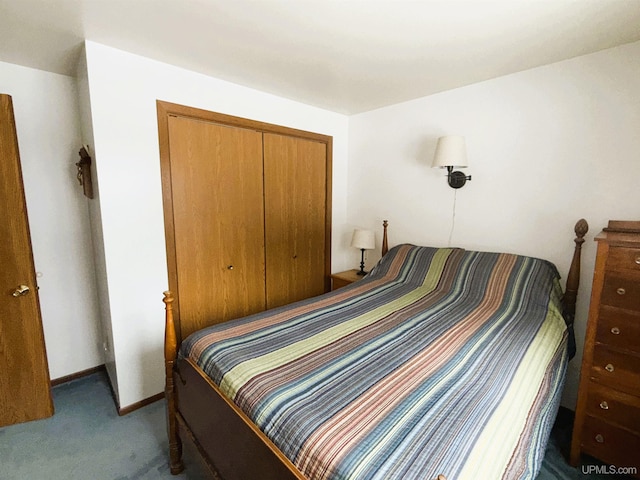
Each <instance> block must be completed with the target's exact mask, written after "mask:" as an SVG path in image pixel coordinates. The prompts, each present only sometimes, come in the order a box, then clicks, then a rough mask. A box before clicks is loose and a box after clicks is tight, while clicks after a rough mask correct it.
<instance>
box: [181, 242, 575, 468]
mask: <svg viewBox="0 0 640 480" xmlns="http://www.w3.org/2000/svg"><path fill="white" fill-rule="evenodd" d="M561 295H562V292H561V289H560V286H559V282H558V274H557V271H556V269H555V267H554V266H553V265H552V264H550V263H548V262H546V261H543V260H539V259H534V258H529V257H523V256H517V255H511V254H497V253H484V252H472V251H465V250H461V249H436V248H429V247H416V246H413V245H399V246H397V247H394V248H393V249H392V250H390V251H389V253H388V254H387V255H386V256H385V257H384V258H383V259H382V260H381V261H380V262H379V263H378V264H377V265H376V267H375V268H374V269H373V270H372V271H371V273H370V274H369V275H367V276H366V277H365V278H364V279H363V280H361V281H359V282H356V283H354V284H352V285H350V286H348V287H345V288H343V289H339V290H337V291H334V292H331V293H328V294H325V295H322V296H320V297H316V298H313V299H309V300H306V301H302V302H298V303H295V304H293V305H289V306H287V307H282V308H278V309H274V310H270V311H267V312H264V313H261V314H257V315H253V316H251V317H246V318H243V319H239V320H236V321H233V322H228V323H226V324H222V325H217V326H214V327H211V328H207V329H204V330H201V331H199V332H196V333H194V334H193V335H191V336H190V337H189V338H188V339H186V340H185V341H184V342H183V344H182V347H181V350H180V357H182V358H185V357H189V358H191V359H192V360H193V361H195V362H196V363H197V364H198V365H199V366H200V367H201V368H202V369H203V370H204V372H206V373H207V374H208V375H209V376H210V377H211V378H212V379H213V381H214V382H215V383H216V384H218V385H219V386H220V387H221V389H222V391H223V392H224V393H225V394H226V395H227V396H228V397H229V398H231V399H232V400H233V401H234V402H235V403H236V404H237V405H238V406H239V407H240V408H241V409H242V410H243V411H244V412H245V413H246V414H247V415H248V416H249V417H250V418H251V419H252V420H253V421H254V423H255V424H256V425H258V426H259V427H260V429H261V430H262V431H263V432H264V433H265V434H266V435H267V436H268V437H269V438H271V439H272V440H273V442H274V443H275V444H276V445H277V446H278V447H279V449H280V450H281V451H282V452H283V453H284V454H285V455H286V456H287V457H288V458H289V459H291V461H292V462H293V463H294V464H295V465H296V466H297V467H298V468H299V469H300V471H301V472H302V473H303V474H304V475H305V476H306V477H308V478H309V479H314V480H316V479H335V480H337V479H340V480H347V479H349V480H354V479H358V480H360V479H402V480H426V479H432V478H435V477H436V476H437V475H438V474H443V475H445V476H446V477H447V478H448V479H449V480H458V479H474V480H478V479H482V480H491V479H499V478H535V476H536V474H537V471H538V469H539V466H540V463H541V461H542V458H543V456H544V449H545V445H546V443H547V440H548V436H549V432H550V429H551V426H552V423H553V420H554V418H555V415H556V412H557V408H558V402H559V394H560V391H561V388H562V384H563V381H564V374H565V367H566V361H567V354H566V337H567V333H566V327H565V323H564V320H563V318H562V315H561V307H560V297H561Z"/></svg>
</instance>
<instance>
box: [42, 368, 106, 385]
mask: <svg viewBox="0 0 640 480" xmlns="http://www.w3.org/2000/svg"><path fill="white" fill-rule="evenodd" d="M106 371H107V370H106V368H105V366H104V365H98V366H97V367H93V368H87V369H86V370H82V371H80V372H76V373H72V374H71V375H65V376H64V377H59V378H55V379H53V380H51V386H52V387H55V386H56V385H61V384H63V383H67V382H70V381H72V380H77V379H79V378H82V377H87V376H89V375H93V374H94V373H98V372H106Z"/></svg>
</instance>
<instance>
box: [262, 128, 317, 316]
mask: <svg viewBox="0 0 640 480" xmlns="http://www.w3.org/2000/svg"><path fill="white" fill-rule="evenodd" d="M327 162H328V157H327V144H326V143H322V142H317V141H313V140H306V139H301V138H297V137H290V136H284V135H276V134H271V133H265V134H264V185H265V187H264V188H265V191H264V197H265V243H266V269H267V271H266V275H267V287H266V290H267V308H273V307H277V306H280V305H284V304H287V303H291V302H294V301H297V300H302V299H304V298H309V297H313V296H315V295H320V294H322V293H324V292H325V291H326V279H327V272H326V267H327V260H328V255H327V251H328V249H327V248H326V247H327V237H328V236H327V215H328V208H327V194H328V191H330V189H329V188H328V186H327V170H328V169H327Z"/></svg>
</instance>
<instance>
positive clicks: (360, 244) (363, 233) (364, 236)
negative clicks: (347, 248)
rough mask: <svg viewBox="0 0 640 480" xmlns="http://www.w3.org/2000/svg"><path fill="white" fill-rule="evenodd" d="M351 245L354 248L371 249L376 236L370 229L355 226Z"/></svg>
mask: <svg viewBox="0 0 640 480" xmlns="http://www.w3.org/2000/svg"><path fill="white" fill-rule="evenodd" d="M351 246H352V247H355V248H360V249H365V250H373V249H374V248H376V237H375V234H374V233H373V232H372V231H371V230H360V229H358V228H356V229H355V230H354V231H353V237H351Z"/></svg>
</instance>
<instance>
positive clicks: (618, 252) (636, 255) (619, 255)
mask: <svg viewBox="0 0 640 480" xmlns="http://www.w3.org/2000/svg"><path fill="white" fill-rule="evenodd" d="M606 269H607V270H609V271H617V270H636V271H638V272H640V248H625V247H611V248H610V249H609V255H608V256H607V265H606Z"/></svg>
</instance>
